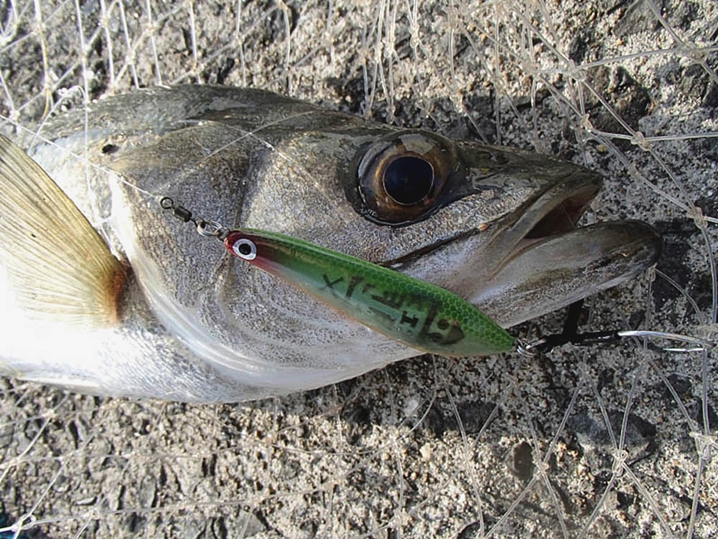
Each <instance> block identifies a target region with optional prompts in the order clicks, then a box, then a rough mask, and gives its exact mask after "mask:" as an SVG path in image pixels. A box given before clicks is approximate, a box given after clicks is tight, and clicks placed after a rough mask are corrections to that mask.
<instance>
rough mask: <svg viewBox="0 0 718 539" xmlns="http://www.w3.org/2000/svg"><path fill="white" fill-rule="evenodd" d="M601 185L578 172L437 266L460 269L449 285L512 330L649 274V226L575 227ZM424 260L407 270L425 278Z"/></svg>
mask: <svg viewBox="0 0 718 539" xmlns="http://www.w3.org/2000/svg"><path fill="white" fill-rule="evenodd" d="M601 185H602V180H601V177H600V176H599V175H598V174H596V173H594V172H591V171H588V170H585V169H578V168H576V169H574V170H573V171H572V173H570V174H568V175H567V176H565V177H564V178H562V179H560V180H559V181H554V182H551V183H549V184H548V186H547V187H546V188H545V189H544V190H542V191H541V192H540V193H538V194H537V195H536V196H534V197H533V198H532V199H531V200H529V201H528V202H526V203H525V204H524V205H523V206H522V207H520V208H519V209H517V210H516V211H514V212H513V213H511V214H510V215H507V216H505V217H504V218H502V219H501V220H500V221H498V222H496V223H492V224H491V225H489V227H488V228H487V229H486V230H473V231H468V232H465V233H464V234H462V235H461V237H456V238H453V239H452V240H451V241H450V242H448V243H447V244H445V245H444V246H442V247H441V248H440V249H439V251H441V254H437V257H438V259H435V261H434V262H436V260H443V263H444V264H446V261H447V260H450V261H451V264H452V265H453V266H454V267H456V268H461V269H459V270H457V271H456V272H455V273H454V274H453V275H452V276H451V277H450V278H449V279H448V280H447V282H446V283H444V285H445V286H446V287H447V288H449V289H451V290H452V291H454V292H455V293H457V294H460V295H461V296H463V297H465V298H466V299H468V300H469V301H470V302H471V303H473V304H475V305H477V306H478V307H479V308H480V309H481V310H482V311H484V312H485V313H486V314H487V315H488V316H490V317H492V318H493V319H494V320H495V321H497V322H498V323H499V324H500V325H501V326H503V327H511V326H514V325H516V324H519V323H521V322H524V321H526V320H529V319H532V318H536V317H538V316H541V315H543V314H546V313H548V312H552V311H555V310H557V309H560V308H562V307H565V306H567V305H569V304H571V303H573V302H575V301H578V300H580V299H583V298H585V297H587V296H590V295H593V294H596V293H597V292H600V291H602V290H605V289H607V288H610V287H613V286H616V285H619V284H622V283H624V282H626V281H628V280H630V279H632V278H633V277H635V276H636V275H638V274H639V273H641V272H643V271H645V270H646V269H647V268H649V267H650V266H651V265H653V264H655V262H656V261H657V259H658V257H659V255H660V253H661V248H662V239H661V237H660V235H659V234H658V233H657V232H656V231H655V230H654V229H653V228H652V227H651V226H649V225H647V224H645V223H642V222H639V221H634V220H626V221H609V222H599V223H595V224H590V225H586V226H577V223H578V222H579V221H580V219H581V218H582V216H583V215H584V213H585V212H586V210H587V208H588V206H589V205H590V204H591V202H592V201H593V200H594V199H595V197H596V196H597V195H598V193H599V191H600V189H601ZM487 235H488V236H487ZM422 258H423V259H424V260H423V261H422V262H418V259H415V262H418V264H415V263H411V264H410V266H413V267H407V268H406V269H407V270H408V272H409V273H411V274H414V275H415V276H419V275H421V276H422V277H424V278H425V277H427V276H428V275H429V274H428V273H427V271H426V269H427V268H428V266H427V264H431V263H432V262H431V261H430V259H431V258H434V257H433V256H432V253H427V254H425V255H424V256H423V257H422Z"/></svg>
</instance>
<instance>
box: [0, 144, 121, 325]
mask: <svg viewBox="0 0 718 539" xmlns="http://www.w3.org/2000/svg"><path fill="white" fill-rule="evenodd" d="M0 266H2V267H4V269H5V272H6V274H7V280H8V281H9V285H10V286H9V291H10V298H11V301H13V302H14V303H15V306H17V307H18V308H19V309H20V310H21V311H22V312H23V313H24V314H26V315H27V316H28V317H30V318H32V319H39V320H42V321H49V322H62V323H67V324H73V325H83V326H90V327H102V326H108V325H112V324H114V323H116V322H117V310H118V298H119V297H120V294H121V291H122V289H123V285H124V282H125V276H126V270H125V268H124V267H123V266H122V265H121V264H120V262H119V261H118V260H117V259H116V258H115V257H114V256H113V255H112V253H111V252H110V250H109V249H108V247H107V245H106V244H105V242H104V241H103V240H102V238H101V237H100V236H99V234H98V233H97V232H96V231H95V230H94V229H93V228H92V226H91V225H90V223H89V222H88V221H87V219H86V218H85V216H84V215H82V213H80V211H79V210H78V209H77V207H76V206H75V204H74V203H73V202H72V200H70V198H69V197H68V196H67V195H66V194H65V193H64V192H63V191H62V190H61V189H60V188H59V187H58V186H57V185H56V184H55V183H54V182H53V181H52V179H51V178H50V177H49V176H48V175H47V174H46V173H45V171H44V170H42V169H41V168H40V166H39V165H38V164H37V163H35V162H34V161H33V160H32V159H30V158H29V157H28V156H27V154H25V152H23V151H22V150H21V149H20V148H18V147H17V146H16V145H15V144H13V143H12V142H11V141H10V140H9V139H7V138H6V137H3V136H2V135H0ZM38 338H42V336H38Z"/></svg>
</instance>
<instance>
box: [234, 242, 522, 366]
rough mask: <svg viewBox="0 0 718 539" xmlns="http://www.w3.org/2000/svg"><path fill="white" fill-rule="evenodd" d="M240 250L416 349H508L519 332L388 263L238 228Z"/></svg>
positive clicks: (472, 352) (460, 352) (451, 352)
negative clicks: (513, 334)
mask: <svg viewBox="0 0 718 539" xmlns="http://www.w3.org/2000/svg"><path fill="white" fill-rule="evenodd" d="M224 245H225V247H226V248H227V250H228V251H229V252H230V253H231V254H232V255H234V256H237V257H239V258H241V259H243V260H246V261H247V262H249V263H250V264H252V265H253V266H256V267H258V268H260V269H262V270H264V271H267V272H268V273H271V274H272V275H275V276H277V277H279V278H281V279H283V280H285V281H286V282H288V283H290V284H292V285H294V286H296V287H297V288H299V289H301V290H303V291H305V292H307V293H308V294H310V295H311V296H312V297H314V298H316V299H317V300H319V301H321V302H323V303H325V304H327V305H329V306H331V307H333V308H334V309H337V310H338V311H340V312H342V313H343V314H346V315H347V316H350V317H351V318H353V319H355V320H357V321H358V322H361V323H362V324H364V325H366V326H367V327H369V328H371V329H373V330H375V331H378V332H379V333H382V334H384V335H386V336H387V337H390V338H392V339H395V340H397V341H399V342H402V343H404V344H406V345H407V346H410V347H412V348H415V349H417V350H421V351H423V352H429V353H433V354H438V355H442V356H453V357H461V356H479V355H489V354H494V353H497V352H506V351H509V350H511V349H512V348H513V347H514V338H513V337H511V335H509V334H508V333H507V332H506V331H505V330H504V329H503V328H501V326H499V325H498V324H497V323H496V322H494V321H493V320H492V319H491V318H489V317H488V316H486V315H485V314H484V313H482V312H481V311H480V310H479V309H477V308H476V307H474V306H473V305H471V304H470V303H469V302H467V301H466V300H464V299H462V298H460V297H459V296H457V295H455V294H453V293H451V292H449V291H448V290H444V289H443V288H439V287H437V286H434V285H431V284H428V283H425V282H423V281H420V280H418V279H414V278H413V277H409V276H407V275H404V274H401V273H399V272H396V271H393V270H391V269H388V268H385V267H383V266H378V265H376V264H372V263H370V262H366V261H364V260H361V259H358V258H355V257H352V256H348V255H345V254H342V253H338V252H336V251H332V250H329V249H325V248H323V247H318V246H316V245H313V244H311V243H307V242H304V241H301V240H298V239H295V238H292V237H289V236H284V235H282V234H275V233H270V232H265V231H261V230H254V229H246V230H232V231H230V232H229V233H228V234H227V236H226V237H225V239H224Z"/></svg>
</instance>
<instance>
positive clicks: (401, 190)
mask: <svg viewBox="0 0 718 539" xmlns="http://www.w3.org/2000/svg"><path fill="white" fill-rule="evenodd" d="M433 185H434V169H433V168H432V167H431V164H430V163H429V162H428V161H426V160H424V159H422V158H421V157H418V156H415V155H412V156H408V157H399V158H398V159H395V160H394V161H392V162H391V164H389V166H388V167H386V170H385V171H384V190H385V191H386V193H387V194H388V195H389V196H390V197H391V198H393V199H394V200H395V201H396V202H397V203H398V204H404V205H409V204H416V203H417V202H420V201H421V200H423V199H424V198H425V197H426V196H427V195H428V194H429V193H430V192H431V188H432V186H433Z"/></svg>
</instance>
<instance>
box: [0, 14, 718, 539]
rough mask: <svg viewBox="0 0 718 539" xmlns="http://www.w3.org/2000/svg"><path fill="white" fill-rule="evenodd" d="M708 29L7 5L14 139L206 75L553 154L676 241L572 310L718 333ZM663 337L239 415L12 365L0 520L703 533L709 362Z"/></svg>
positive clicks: (391, 533)
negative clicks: (73, 384) (90, 391)
mask: <svg viewBox="0 0 718 539" xmlns="http://www.w3.org/2000/svg"><path fill="white" fill-rule="evenodd" d="M717 35H718V5H717V4H716V3H714V2H711V1H709V0H695V1H687V2H686V1H677V0H666V1H663V2H658V1H655V0H639V1H637V2H625V1H621V0H600V1H596V2H588V3H584V2H578V1H565V2H558V1H544V0H536V1H533V2H518V1H516V2H515V1H511V0H506V1H501V0H499V1H496V2H473V1H464V0H456V1H444V2H433V1H427V2H416V1H408V2H398V1H385V0H367V1H364V2H348V1H346V2H345V1H342V0H337V1H334V2H299V1H296V2H291V1H290V2H284V1H281V0H279V1H276V2H274V1H267V2H248V3H243V2H234V3H225V2H215V1H213V0H208V1H203V2H193V1H183V2H161V3H160V2H149V1H148V2H130V1H127V2H114V1H110V0H97V1H89V2H79V1H74V2H71V1H69V0H67V1H61V2H47V1H45V0H35V1H32V2H31V1H29V0H28V1H24V0H20V1H17V2H4V3H2V4H0V88H1V89H2V97H1V98H0V99H1V101H0V115H1V117H0V129H1V130H2V131H3V132H4V133H6V134H8V135H10V136H12V135H14V134H17V133H18V132H21V131H24V130H26V129H31V130H32V129H36V128H37V125H38V123H39V122H41V121H42V119H43V117H44V115H46V114H47V113H53V114H54V113H60V112H62V111H63V110H65V109H70V108H76V107H78V106H80V105H81V104H82V103H84V102H87V101H90V100H94V99H98V98H101V97H103V96H106V95H113V94H117V93H122V92H126V91H129V90H131V89H132V88H135V87H145V86H152V85H159V84H174V83H188V82H194V83H215V84H229V85H236V86H252V87H258V88H264V89H269V90H272V91H275V92H278V93H281V94H285V95H289V96H292V97H297V98H302V99H305V100H308V101H311V102H314V103H319V104H321V105H323V106H325V107H327V108H330V109H335V110H342V111H347V112H351V113H354V114H358V115H363V116H365V117H367V118H372V119H376V120H379V121H383V122H388V123H392V124H395V125H399V126H407V127H420V128H422V129H427V130H432V131H435V132H438V133H441V134H443V135H446V136H449V137H453V138H459V139H461V138H466V139H473V140H477V141H483V142H488V143H493V144H504V145H510V146H516V147H521V148H525V149H530V150H534V151H536V152H539V153H545V154H550V155H553V156H557V157H559V158H562V159H565V160H570V161H573V162H575V163H578V164H581V165H584V166H586V167H588V168H591V169H593V170H596V171H598V172H600V173H601V174H602V175H603V176H604V177H605V179H606V187H605V189H604V192H603V194H602V195H601V196H600V197H599V199H598V200H597V201H595V202H593V203H592V205H591V208H590V209H589V211H588V214H587V216H586V218H585V219H586V220H587V221H588V222H591V221H594V220H595V221H598V220H601V219H607V218H615V217H620V218H638V219H641V220H644V221H646V222H649V223H651V224H653V225H654V226H655V227H657V228H658V229H659V230H660V231H661V232H662V233H663V235H664V240H665V251H664V255H663V257H662V258H661V260H660V261H659V264H658V267H657V270H656V271H655V272H650V273H649V274H648V275H646V276H643V277H640V278H638V279H636V280H634V281H632V282H630V283H629V284H627V285H624V286H622V287H620V288H618V289H612V290H609V291H607V292H605V293H602V294H600V295H598V296H595V297H592V298H590V300H589V301H588V304H587V309H586V314H587V316H586V320H585V322H583V323H582V327H583V328H586V329H587V330H597V329H611V328H620V329H625V328H636V327H640V328H644V329H650V330H664V331H674V332H680V333H685V334H690V335H696V336H702V337H708V338H710V337H711V331H713V330H715V326H714V324H715V322H716V319H715V317H716V290H717V287H716V275H715V253H716V228H715V227H716V221H715V219H714V218H715V217H716V216H717V215H718V203H717V200H718V199H717V193H716V191H717V189H718V182H717V181H716V176H715V175H716V161H717V160H718V143H717V140H718V139H717V138H716V136H717V134H718V128H717V126H716V123H717V122H718V119H717V117H718V77H717V76H716V64H717V63H718V55H717V49H716V36H717ZM2 217H3V218H5V216H2ZM562 316H563V314H562V313H554V314H552V315H547V316H544V317H542V318H541V319H538V320H535V321H533V322H531V323H528V324H526V325H524V326H522V328H520V330H521V331H524V332H529V333H531V334H536V333H548V332H550V331H556V330H558V329H559V328H560V325H561V323H562ZM515 331H518V330H515ZM654 344H655V343H653V342H651V343H645V342H643V341H641V340H629V341H626V342H623V343H621V344H620V345H617V346H611V347H593V348H571V347H565V348H563V349H558V350H555V351H554V352H552V353H551V354H549V355H547V356H545V357H540V358H537V359H535V360H527V359H524V358H519V357H518V356H517V357H516V358H515V360H514V361H508V362H507V361H505V360H504V359H501V358H500V357H488V358H485V359H481V360H476V361H466V360H461V361H457V360H454V359H446V358H436V357H430V356H424V357H421V358H417V359H414V360H409V361H404V362H400V363H398V364H394V365H392V366H389V367H387V368H384V369H381V370H378V371H374V372H371V373H369V374H367V375H364V376H361V377H359V378H357V379H353V380H349V381H347V382H343V383H340V384H337V385H334V386H329V387H325V388H322V389H319V390H315V391H309V392H304V393H299V394H295V395H291V396H288V397H283V398H277V399H270V400H264V401H260V402H256V403H250V404H242V405H185V404H172V403H170V404H168V403H161V402H155V401H139V402H138V401H131V400H124V399H112V398H96V397H88V396H82V395H78V394H75V393H68V392H63V391H61V390H57V389H52V388H48V387H44V386H38V385H34V384H31V383H25V382H18V381H14V380H6V379H3V380H2V381H0V384H1V386H0V387H1V389H0V391H2V399H1V401H0V472H1V473H0V498H1V499H2V501H3V503H4V505H5V509H6V511H7V515H12V517H11V518H9V519H8V518H7V517H6V520H5V527H4V528H2V530H4V531H11V532H22V533H23V534H27V536H28V537H45V536H47V537H70V536H71V537H134V536H137V535H145V536H152V537H155V536H165V537H186V536H194V537H314V536H320V537H344V536H349V537H398V536H403V537H430V536H434V537H456V536H458V537H465V538H470V537H484V536H495V537H517V536H529V535H538V534H541V535H543V536H556V537H574V536H587V537H592V536H596V537H598V536H600V537H604V536H609V535H613V536H629V537H631V536H632V537H639V536H645V535H660V536H676V537H694V536H695V537H708V536H710V535H714V534H715V533H716V531H717V530H718V493H717V492H716V484H717V483H718V470H717V464H716V460H715V454H716V450H717V449H718V448H716V438H715V429H716V425H717V424H718V417H717V416H716V413H715V408H716V393H715V392H716V389H715V388H716V383H717V382H716V377H717V376H718V365H717V364H716V356H715V353H708V352H705V351H703V352H690V353H676V352H664V351H661V350H659V349H657V348H656V347H655V346H654ZM8 520H9V521H8Z"/></svg>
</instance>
